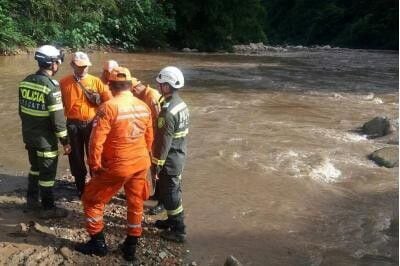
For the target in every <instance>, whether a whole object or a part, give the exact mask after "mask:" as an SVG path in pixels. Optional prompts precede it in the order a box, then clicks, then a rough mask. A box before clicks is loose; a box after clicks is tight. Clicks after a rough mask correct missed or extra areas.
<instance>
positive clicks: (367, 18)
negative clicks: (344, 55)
mask: <svg viewBox="0 0 400 266" xmlns="http://www.w3.org/2000/svg"><path fill="white" fill-rule="evenodd" d="M264 3H265V6H266V8H267V10H268V11H269V12H268V17H267V18H266V29H265V31H266V32H267V33H268V37H269V39H270V41H271V42H272V43H290V44H303V45H313V44H331V45H339V46H342V47H353V48H382V49H396V50H397V49H398V40H399V27H398V23H399V1H398V0H379V1H376V0H324V1H321V0H264Z"/></svg>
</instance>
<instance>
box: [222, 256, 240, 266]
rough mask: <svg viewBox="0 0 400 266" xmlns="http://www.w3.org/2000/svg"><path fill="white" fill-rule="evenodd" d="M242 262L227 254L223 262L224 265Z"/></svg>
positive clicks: (233, 265)
mask: <svg viewBox="0 0 400 266" xmlns="http://www.w3.org/2000/svg"><path fill="white" fill-rule="evenodd" d="M242 265H243V264H242V263H240V261H238V260H237V259H236V258H235V257H234V256H232V255H229V256H228V257H227V258H226V260H225V263H224V266H242Z"/></svg>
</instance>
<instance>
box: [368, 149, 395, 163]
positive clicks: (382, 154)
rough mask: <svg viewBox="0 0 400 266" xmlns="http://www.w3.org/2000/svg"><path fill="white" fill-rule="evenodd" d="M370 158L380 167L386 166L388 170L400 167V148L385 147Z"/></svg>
mask: <svg viewBox="0 0 400 266" xmlns="http://www.w3.org/2000/svg"><path fill="white" fill-rule="evenodd" d="M368 158H369V159H370V160H372V161H374V162H375V163H376V164H378V165H379V166H384V167H387V168H393V167H396V166H399V151H398V147H385V148H382V149H379V150H377V151H374V152H373V153H371V154H370V155H369V156H368Z"/></svg>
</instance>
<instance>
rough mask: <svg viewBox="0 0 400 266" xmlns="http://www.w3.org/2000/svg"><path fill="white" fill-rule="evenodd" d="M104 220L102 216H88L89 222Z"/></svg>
mask: <svg viewBox="0 0 400 266" xmlns="http://www.w3.org/2000/svg"><path fill="white" fill-rule="evenodd" d="M102 220H103V217H102V216H97V217H87V218H86V221H87V222H89V223H97V222H100V221H102Z"/></svg>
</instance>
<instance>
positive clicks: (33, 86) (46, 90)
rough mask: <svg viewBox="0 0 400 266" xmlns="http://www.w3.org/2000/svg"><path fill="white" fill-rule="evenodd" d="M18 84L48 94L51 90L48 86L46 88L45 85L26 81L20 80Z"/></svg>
mask: <svg viewBox="0 0 400 266" xmlns="http://www.w3.org/2000/svg"><path fill="white" fill-rule="evenodd" d="M19 86H20V87H23V88H28V89H32V90H35V91H40V92H43V93H44V94H49V92H50V91H51V89H50V88H48V87H46V86H44V85H39V84H36V83H32V82H28V81H22V82H21V83H20V84H19Z"/></svg>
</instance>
